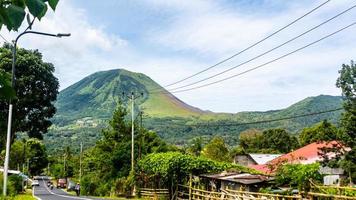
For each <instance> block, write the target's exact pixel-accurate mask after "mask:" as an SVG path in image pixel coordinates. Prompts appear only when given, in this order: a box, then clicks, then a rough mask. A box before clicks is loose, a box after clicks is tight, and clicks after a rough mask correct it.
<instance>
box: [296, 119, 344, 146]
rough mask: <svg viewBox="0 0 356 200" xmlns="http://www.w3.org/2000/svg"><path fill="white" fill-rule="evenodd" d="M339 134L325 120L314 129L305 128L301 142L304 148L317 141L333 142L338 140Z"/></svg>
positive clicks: (300, 138)
mask: <svg viewBox="0 0 356 200" xmlns="http://www.w3.org/2000/svg"><path fill="white" fill-rule="evenodd" d="M337 134H338V130H337V128H336V127H335V126H334V125H333V124H331V123H330V122H328V121H327V120H324V121H322V122H320V123H317V124H315V125H314V126H312V127H306V128H304V129H303V130H302V132H301V133H300V134H299V142H300V144H301V145H302V146H304V145H307V144H310V143H313V142H317V141H331V140H335V139H337Z"/></svg>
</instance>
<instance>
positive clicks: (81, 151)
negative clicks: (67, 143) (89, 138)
mask: <svg viewBox="0 0 356 200" xmlns="http://www.w3.org/2000/svg"><path fill="white" fill-rule="evenodd" d="M82 154H83V142H80V155H79V183H80V184H81V182H82V173H83V172H82Z"/></svg>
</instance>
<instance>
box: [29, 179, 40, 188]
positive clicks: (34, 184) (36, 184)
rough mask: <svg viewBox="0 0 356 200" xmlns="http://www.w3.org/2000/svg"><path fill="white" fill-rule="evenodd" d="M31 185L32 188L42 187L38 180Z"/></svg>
mask: <svg viewBox="0 0 356 200" xmlns="http://www.w3.org/2000/svg"><path fill="white" fill-rule="evenodd" d="M31 185H32V187H33V186H40V182H38V180H33V181H32V184H31Z"/></svg>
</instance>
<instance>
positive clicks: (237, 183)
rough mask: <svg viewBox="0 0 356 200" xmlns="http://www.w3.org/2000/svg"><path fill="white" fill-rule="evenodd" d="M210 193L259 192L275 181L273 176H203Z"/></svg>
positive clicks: (231, 173)
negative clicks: (227, 190) (223, 191)
mask: <svg viewBox="0 0 356 200" xmlns="http://www.w3.org/2000/svg"><path fill="white" fill-rule="evenodd" d="M199 178H200V179H201V182H203V183H204V185H205V189H206V190H209V191H221V190H224V189H232V190H244V191H249V192H258V191H259V190H260V188H262V187H267V186H268V185H269V182H270V181H272V180H273V177H271V176H265V175H256V174H249V173H242V174H241V173H236V172H222V173H219V174H202V175H200V176H199Z"/></svg>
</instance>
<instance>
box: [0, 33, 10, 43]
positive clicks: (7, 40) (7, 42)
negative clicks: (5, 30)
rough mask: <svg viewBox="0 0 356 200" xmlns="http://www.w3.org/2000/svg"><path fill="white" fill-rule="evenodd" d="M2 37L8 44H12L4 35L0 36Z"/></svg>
mask: <svg viewBox="0 0 356 200" xmlns="http://www.w3.org/2000/svg"><path fill="white" fill-rule="evenodd" d="M0 37H1V38H2V39H3V40H4V41H5V42H7V43H10V42H9V41H8V40H7V39H6V38H5V37H4V36H3V35H2V34H0Z"/></svg>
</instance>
